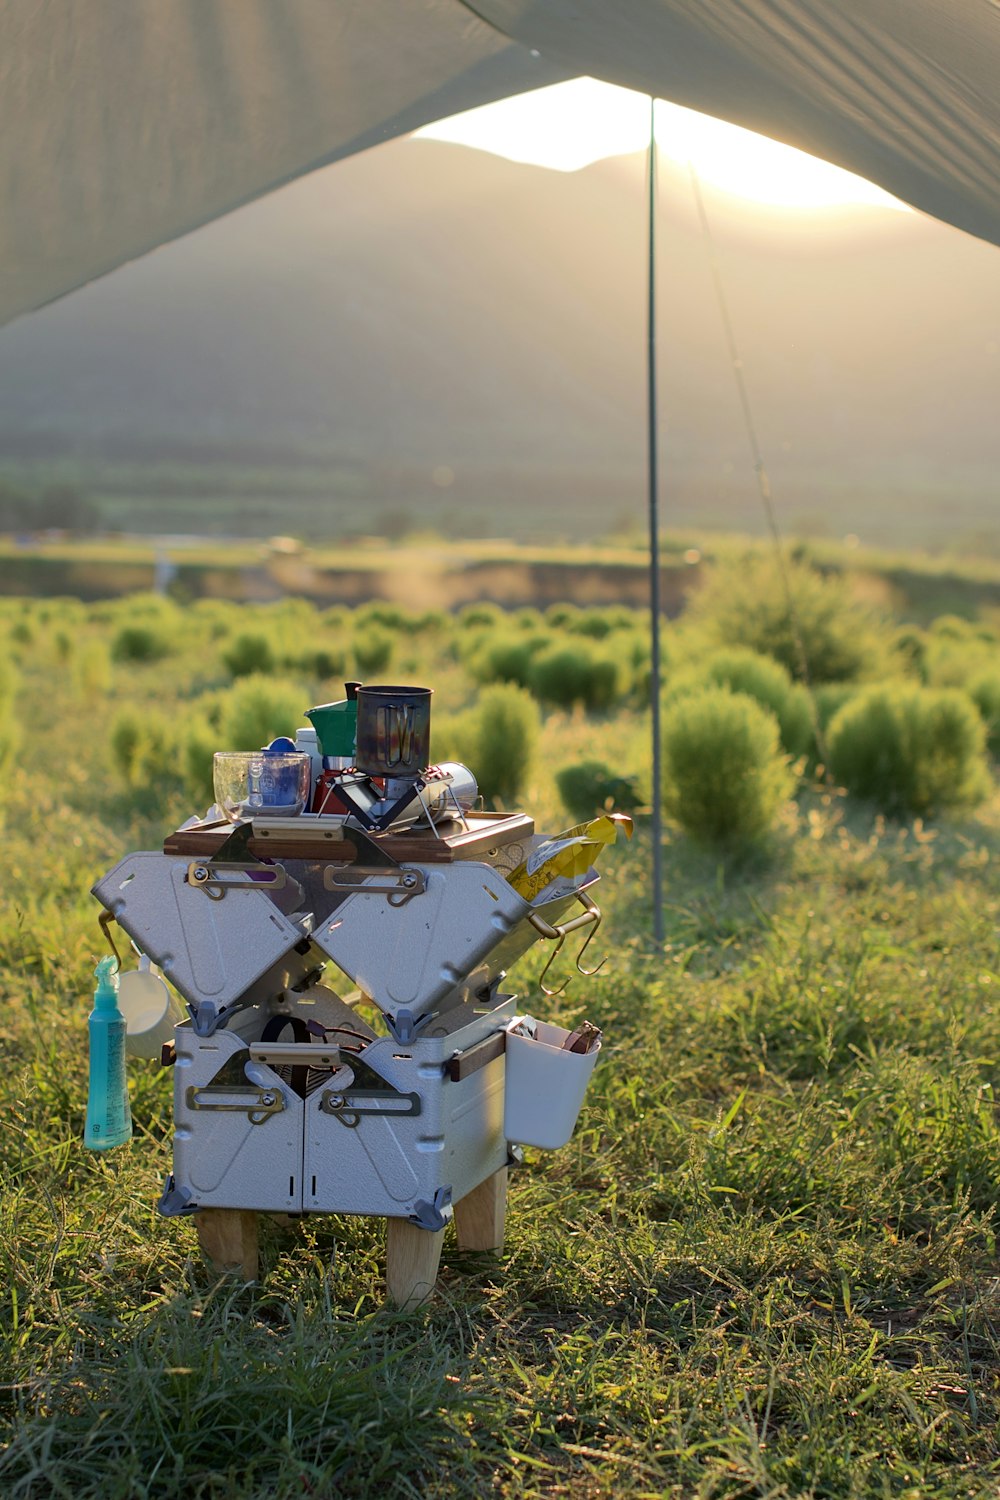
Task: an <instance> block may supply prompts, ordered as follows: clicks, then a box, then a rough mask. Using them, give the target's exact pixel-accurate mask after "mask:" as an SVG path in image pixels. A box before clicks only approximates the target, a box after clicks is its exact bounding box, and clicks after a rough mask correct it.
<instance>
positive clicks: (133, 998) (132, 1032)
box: [118, 956, 183, 1061]
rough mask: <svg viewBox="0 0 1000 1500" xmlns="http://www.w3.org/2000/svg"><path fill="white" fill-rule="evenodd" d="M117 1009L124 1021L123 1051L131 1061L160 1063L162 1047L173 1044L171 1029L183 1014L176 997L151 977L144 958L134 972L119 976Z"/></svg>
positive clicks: (162, 983) (132, 970)
mask: <svg viewBox="0 0 1000 1500" xmlns="http://www.w3.org/2000/svg"><path fill="white" fill-rule="evenodd" d="M118 1008H119V1010H120V1011H121V1013H122V1015H123V1016H124V1017H125V1051H126V1052H127V1053H128V1054H129V1056H130V1057H147V1058H155V1059H156V1060H157V1061H159V1057H160V1052H161V1051H162V1048H163V1044H164V1042H172V1041H173V1039H174V1027H175V1026H176V1025H177V1023H178V1021H180V1020H182V1019H183V1013H182V1011H181V1007H180V1004H179V1002H178V1001H177V998H176V996H174V995H173V994H172V993H171V992H170V990H169V989H168V988H167V986H166V984H165V983H164V982H163V980H162V979H161V978H160V976H159V974H154V973H153V970H152V968H151V966H150V962H149V959H148V958H146V957H145V956H144V957H143V958H141V959H140V960H139V967H138V968H137V969H129V970H128V971H127V972H126V973H124V974H122V975H121V976H120V978H119V980H118Z"/></svg>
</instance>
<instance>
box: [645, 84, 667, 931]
mask: <svg viewBox="0 0 1000 1500" xmlns="http://www.w3.org/2000/svg"><path fill="white" fill-rule="evenodd" d="M655 127H656V100H655V99H654V98H652V97H650V100H649V298H648V304H647V306H648V320H647V330H646V373H647V399H648V413H647V415H648V439H647V452H648V469H649V613H650V672H649V697H650V709H651V711H652V734H653V807H652V819H651V825H650V826H651V833H652V839H653V938H654V940H655V941H656V943H657V944H662V942H663V940H664V937H665V936H666V934H665V932H664V928H663V803H662V785H663V777H662V746H661V738H660V517H659V489H660V485H659V463H658V454H657V446H656V417H657V400H656V129H655Z"/></svg>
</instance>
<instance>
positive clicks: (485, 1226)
mask: <svg viewBox="0 0 1000 1500" xmlns="http://www.w3.org/2000/svg"><path fill="white" fill-rule="evenodd" d="M506 1217H507V1168H506V1167H501V1168H500V1170H499V1172H494V1173H493V1176H492V1177H487V1179H486V1181H485V1182H481V1183H480V1184H479V1186H478V1187H477V1188H473V1189H472V1192H471V1193H466V1195H465V1197H464V1198H461V1199H460V1200H459V1201H458V1203H456V1204H455V1231H456V1233H457V1235H458V1248H459V1249H460V1250H502V1249H503V1231H504V1221H505V1220H506Z"/></svg>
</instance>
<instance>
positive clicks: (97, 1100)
mask: <svg viewBox="0 0 1000 1500" xmlns="http://www.w3.org/2000/svg"><path fill="white" fill-rule="evenodd" d="M117 968H118V962H117V960H116V959H114V958H102V959H101V961H100V963H99V964H98V965H97V969H96V970H95V972H96V974H97V989H96V990H95V991H94V1008H93V1010H92V1011H91V1012H90V1019H89V1021H88V1023H87V1025H88V1030H89V1033H90V1087H89V1089H88V1093H87V1125H86V1129H85V1131H84V1136H83V1143H84V1145H85V1146H88V1147H89V1148H90V1150H91V1151H109V1150H110V1149H111V1147H112V1146H121V1145H124V1143H125V1142H126V1141H129V1140H131V1139H132V1111H131V1109H130V1108H129V1102H128V1083H127V1081H126V1077H125V1017H124V1016H123V1015H122V1013H121V1011H120V1010H119V1009H118V974H117Z"/></svg>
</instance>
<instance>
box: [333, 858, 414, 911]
mask: <svg viewBox="0 0 1000 1500" xmlns="http://www.w3.org/2000/svg"><path fill="white" fill-rule="evenodd" d="M323 888H324V890H327V891H362V892H363V893H364V894H366V895H368V894H371V895H373V896H388V897H389V904H390V906H402V905H403V903H404V902H406V901H409V900H410V897H411V896H420V895H422V894H423V892H424V891H425V890H426V889H427V879H426V876H425V875H424V872H423V870H414V869H412V868H409V867H407V866H401V867H399V868H397V869H386V868H380V869H378V870H365V869H360V870H359V869H358V868H357V867H354V868H352V869H345V868H344V867H342V866H340V865H327V866H326V868H325V869H324V871H323ZM394 897H395V900H394V899H393V898H394Z"/></svg>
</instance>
